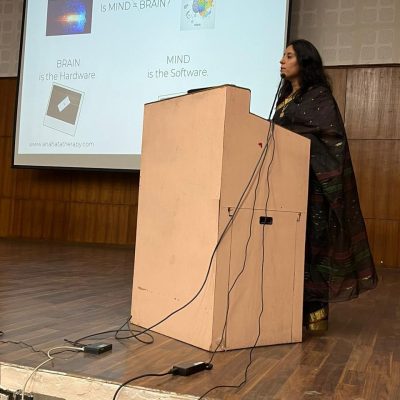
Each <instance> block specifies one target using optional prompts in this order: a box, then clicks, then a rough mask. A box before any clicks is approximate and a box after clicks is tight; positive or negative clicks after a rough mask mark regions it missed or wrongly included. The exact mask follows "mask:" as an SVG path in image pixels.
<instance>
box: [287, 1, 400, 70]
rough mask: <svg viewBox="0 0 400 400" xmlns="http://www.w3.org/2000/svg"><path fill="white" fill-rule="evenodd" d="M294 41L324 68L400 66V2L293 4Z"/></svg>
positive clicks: (306, 2) (312, 2)
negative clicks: (316, 53) (309, 46)
mask: <svg viewBox="0 0 400 400" xmlns="http://www.w3.org/2000/svg"><path fill="white" fill-rule="evenodd" d="M291 38H292V39H296V38H304V39H308V40H310V41H311V42H313V43H314V44H315V45H316V46H317V48H318V49H319V50H320V52H321V55H322V58H323V60H324V63H325V65H357V64H391V63H400V0H293V3H292V21H291Z"/></svg>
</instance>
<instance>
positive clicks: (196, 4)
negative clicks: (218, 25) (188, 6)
mask: <svg viewBox="0 0 400 400" xmlns="http://www.w3.org/2000/svg"><path fill="white" fill-rule="evenodd" d="M213 2H214V1H213V0H193V7H192V8H193V11H194V12H195V13H198V14H200V15H201V16H202V17H207V16H208V15H209V14H210V13H211V9H212V6H213Z"/></svg>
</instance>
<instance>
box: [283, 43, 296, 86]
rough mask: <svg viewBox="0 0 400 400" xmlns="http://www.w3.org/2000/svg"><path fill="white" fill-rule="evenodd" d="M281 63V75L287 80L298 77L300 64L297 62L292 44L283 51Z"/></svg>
mask: <svg viewBox="0 0 400 400" xmlns="http://www.w3.org/2000/svg"><path fill="white" fill-rule="evenodd" d="M280 63H281V75H284V78H285V79H287V80H290V81H291V80H293V79H298V78H299V76H300V66H299V64H298V62H297V57H296V52H295V51H294V48H293V46H292V45H290V46H288V47H287V48H286V50H285V52H284V53H283V57H282V59H281V61H280Z"/></svg>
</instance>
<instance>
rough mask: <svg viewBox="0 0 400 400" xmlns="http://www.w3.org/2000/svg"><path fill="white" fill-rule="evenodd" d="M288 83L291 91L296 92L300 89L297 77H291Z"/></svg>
mask: <svg viewBox="0 0 400 400" xmlns="http://www.w3.org/2000/svg"><path fill="white" fill-rule="evenodd" d="M290 83H291V84H292V93H291V94H293V93H296V92H297V91H298V90H299V89H300V83H299V81H298V80H297V79H293V80H292V81H290Z"/></svg>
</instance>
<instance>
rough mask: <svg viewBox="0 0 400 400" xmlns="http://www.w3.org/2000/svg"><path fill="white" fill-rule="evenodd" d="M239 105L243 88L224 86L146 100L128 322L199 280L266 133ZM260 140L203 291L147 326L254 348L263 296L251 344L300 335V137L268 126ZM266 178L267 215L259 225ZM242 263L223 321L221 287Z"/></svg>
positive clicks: (154, 314) (171, 304)
mask: <svg viewBox="0 0 400 400" xmlns="http://www.w3.org/2000/svg"><path fill="white" fill-rule="evenodd" d="M249 105H250V91H249V90H246V89H242V88H237V87H233V86H222V87H217V88H213V89H209V90H204V91H199V92H196V93H193V94H189V95H185V96H181V97H176V98H172V99H168V100H162V101H159V102H156V103H151V104H147V105H146V106H145V112H144V132H143V145H142V161H141V176H140V191H139V208H138V223H137V239H136V253H135V265H134V277H133V294H132V316H133V323H134V324H136V325H139V326H142V327H150V326H152V325H153V324H155V323H156V322H158V321H159V320H161V319H163V318H164V317H165V316H167V315H168V314H169V313H171V312H172V311H174V310H176V309H178V308H179V307H181V306H182V305H184V304H186V303H187V302H188V301H189V300H190V299H191V298H192V297H193V296H194V295H195V293H196V292H197V291H198V290H199V289H200V287H201V284H202V282H203V281H204V279H205V277H206V273H207V270H208V268H209V264H210V259H211V255H212V253H213V250H214V248H215V246H216V244H217V242H218V239H219V237H220V235H221V234H222V232H223V231H224V228H225V226H226V224H227V223H228V222H229V220H230V218H231V216H232V215H233V213H234V211H235V206H236V204H237V202H238V200H239V198H240V196H241V194H242V192H243V190H244V188H245V186H246V184H247V182H248V181H249V178H250V176H251V173H252V171H253V170H254V168H255V166H256V163H257V160H258V159H259V158H260V155H261V153H262V151H263V149H264V147H265V146H266V144H267V141H268V140H267V134H268V128H269V122H268V121H267V120H265V119H263V118H260V117H257V116H256V115H253V114H251V113H250V112H249ZM268 142H269V148H268V151H267V154H266V159H265V163H264V165H263V168H262V170H261V171H260V174H261V175H260V179H259V185H258V188H257V196H256V199H255V190H256V187H257V178H258V175H257V174H256V175H255V178H254V179H253V180H252V182H251V184H250V187H249V189H248V192H247V195H246V197H245V199H244V202H243V203H242V205H241V206H240V207H239V210H238V212H237V215H236V217H235V218H234V220H233V222H232V225H231V227H230V228H229V229H228V230H227V232H226V234H225V236H224V237H223V239H222V241H221V243H220V245H219V247H218V249H217V251H216V254H215V257H214V258H213V260H212V263H211V270H210V273H209V276H208V279H207V282H206V284H205V287H204V289H203V290H202V291H201V293H200V295H199V296H198V297H197V298H196V299H195V300H194V301H193V302H192V303H191V304H190V305H189V306H188V307H186V308H184V309H183V310H182V311H180V312H179V313H177V314H175V315H174V316H172V317H171V318H169V319H168V320H167V321H165V322H164V323H162V324H160V325H158V326H157V327H156V328H155V329H154V331H156V332H159V333H162V334H164V335H167V336H170V337H172V338H175V339H177V340H181V341H183V342H186V343H189V344H191V345H194V346H197V347H200V348H202V349H205V350H211V351H213V350H215V348H216V347H217V345H218V344H219V343H220V342H221V338H222V343H221V346H220V347H219V348H218V350H227V349H237V348H245V347H252V346H253V345H254V344H255V341H256V338H257V334H258V319H259V314H260V312H261V306H262V303H263V313H262V316H261V335H260V337H259V340H258V342H257V346H262V345H270V344H278V343H293V342H299V341H301V340H302V302H303V279H304V244H305V230H306V217H307V193H308V174H309V146H310V144H309V140H308V139H305V138H303V137H301V136H299V135H297V134H294V133H292V132H290V131H288V130H285V129H283V128H280V127H278V126H275V129H274V134H273V137H271V138H270V139H269V141H268ZM272 157H273V159H272ZM271 161H272V162H271ZM269 166H270V167H269ZM268 169H269V172H268ZM268 174H269V179H268V180H267V175H268ZM268 183H269V200H268V210H267V216H268V217H272V225H264V224H260V217H263V216H265V215H266V213H265V206H266V200H267V198H268ZM254 201H255V205H254V207H253V203H254ZM253 208H254V212H253ZM250 227H251V234H250ZM263 242H264V245H263ZM247 243H248V245H247V252H246V244H247ZM246 253H247V254H246ZM263 260H264V267H263V268H262V261H263ZM241 271H242V273H241V275H240V277H239V278H238V279H237V283H236V285H235V287H234V288H233V289H232V290H231V291H230V295H229V307H228V315H227V319H226V314H227V306H228V291H229V290H230V288H231V287H232V285H233V283H234V281H235V279H236V278H237V276H238V275H239V273H240V272H241ZM262 271H263V275H262ZM262 294H263V302H262V301H261V299H262ZM225 320H226V329H225V332H224V334H223V330H224V329H223V328H224V324H225ZM222 336H223V337H222Z"/></svg>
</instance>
